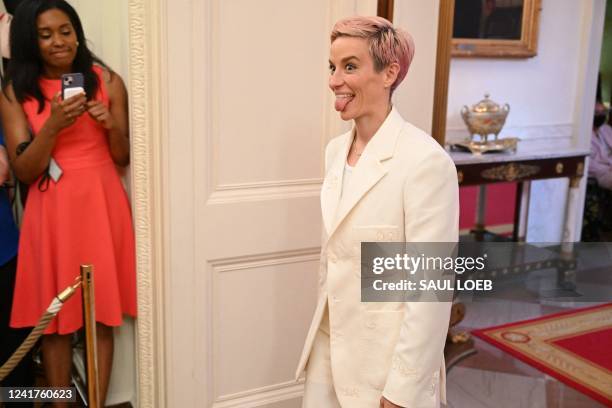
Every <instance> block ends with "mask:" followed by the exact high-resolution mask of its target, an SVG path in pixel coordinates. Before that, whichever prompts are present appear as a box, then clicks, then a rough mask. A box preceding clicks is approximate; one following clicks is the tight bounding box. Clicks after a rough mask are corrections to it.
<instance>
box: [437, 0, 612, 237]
mask: <svg viewBox="0 0 612 408" xmlns="http://www.w3.org/2000/svg"><path fill="white" fill-rule="evenodd" d="M594 3H595V4H596V5H599V3H602V0H542V12H541V16H540V29H539V38H538V55H537V56H536V57H533V58H528V59H516V60H513V59H485V58H454V59H453V60H452V62H451V71H450V80H449V92H448V116H447V117H448V124H447V127H448V129H447V140H451V141H452V140H457V139H461V138H464V137H466V136H467V135H468V133H467V130H466V128H465V125H464V123H463V120H462V119H461V115H460V110H461V107H462V106H463V105H468V106H469V105H472V104H474V103H476V102H478V101H479V100H480V99H482V98H483V95H484V93H485V92H488V93H490V94H491V99H493V100H494V101H496V102H498V103H506V102H507V103H509V104H510V107H511V110H510V114H509V115H508V119H507V121H506V126H505V128H504V130H502V133H501V136H502V137H503V136H516V137H520V138H521V139H522V141H521V142H520V143H521V144H522V145H523V146H524V145H525V144H529V143H541V142H542V141H543V140H548V141H550V143H551V148H554V147H552V146H554V144H555V143H556V142H561V141H563V142H570V141H571V142H573V143H576V144H579V145H582V146H584V145H585V143H586V144H587V145H588V142H586V141H588V140H589V138H590V131H588V130H586V131H585V130H584V124H583V123H582V117H583V116H584V115H583V113H584V107H583V99H584V97H585V95H586V94H585V90H586V91H589V89H586V88H585V86H586V87H587V88H588V87H590V86H594V85H591V83H592V78H591V76H592V74H590V73H588V74H587V75H585V72H586V71H585V67H586V65H588V63H589V61H585V59H586V58H590V59H592V58H593V56H592V55H590V54H589V53H588V52H585V50H586V49H587V48H588V47H589V43H588V41H590V39H592V37H591V36H590V35H591V34H593V35H594V36H595V37H596V36H597V33H596V32H595V33H591V32H590V30H591V28H592V24H593V21H594V20H596V21H599V19H600V18H599V17H598V16H597V15H593V14H592V13H593V10H594V9H595V10H598V8H597V7H595V8H594V6H593V4H594ZM595 39H596V38H595ZM585 40H586V41H585ZM590 62H594V61H590ZM586 114H587V115H589V113H588V112H587V113H586ZM567 188H568V182H567V180H566V179H555V180H544V181H538V182H534V183H532V196H531V205H530V221H529V227H528V240H529V241H541V242H545V241H557V240H560V239H561V233H562V220H563V216H564V211H565V207H564V205H558V204H551V203H564V202H565V195H566V193H567Z"/></svg>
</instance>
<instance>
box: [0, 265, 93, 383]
mask: <svg viewBox="0 0 612 408" xmlns="http://www.w3.org/2000/svg"><path fill="white" fill-rule="evenodd" d="M79 286H81V277H80V276H79V277H77V278H76V279H75V283H74V284H73V285H71V286H68V287H67V288H66V289H64V290H63V291H62V292H61V293H60V294H59V295H57V296H56V297H54V298H53V301H52V302H51V304H50V305H49V307H48V308H47V310H46V311H45V313H44V314H43V315H42V317H41V318H40V320H39V321H38V324H37V325H36V327H34V329H33V330H32V331H31V332H30V334H29V335H28V337H26V339H25V340H24V341H23V343H21V345H20V346H19V348H18V349H17V350H16V351H15V352H14V353H13V355H12V356H11V357H10V358H9V359H8V360H7V361H6V363H4V364H3V365H2V367H0V381H3V380H4V379H5V378H6V376H8V375H9V374H10V373H11V371H13V369H14V368H15V367H16V366H17V364H19V362H20V361H21V360H22V359H23V356H25V355H26V354H27V353H28V352H29V351H30V350H31V349H32V347H34V344H36V342H37V341H38V339H39V338H40V336H42V334H43V332H44V331H45V329H46V328H47V326H48V325H49V323H51V320H53V318H54V317H55V316H56V315H57V314H58V313H59V311H60V310H61V308H62V306H63V304H64V303H65V302H66V301H67V300H68V299H70V297H72V295H74V292H75V291H76V290H77V289H78V287H79Z"/></svg>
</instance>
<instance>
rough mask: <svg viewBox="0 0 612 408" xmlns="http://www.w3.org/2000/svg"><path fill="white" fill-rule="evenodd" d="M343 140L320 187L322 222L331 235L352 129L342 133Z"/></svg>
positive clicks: (351, 138)
mask: <svg viewBox="0 0 612 408" xmlns="http://www.w3.org/2000/svg"><path fill="white" fill-rule="evenodd" d="M344 136H345V140H344V143H343V146H342V148H340V149H338V152H337V154H336V156H335V157H334V158H333V159H332V160H331V164H330V168H329V170H328V171H327V174H326V176H325V180H324V182H323V188H322V189H321V212H322V214H323V224H324V226H325V230H326V231H327V235H328V236H329V235H331V233H330V231H331V228H332V225H333V222H334V218H335V216H336V213H337V211H338V203H339V202H340V195H341V193H342V177H343V175H344V163H345V162H346V155H347V154H348V149H349V147H350V144H351V142H352V140H353V130H351V131H350V132H348V133H347V134H345V135H344Z"/></svg>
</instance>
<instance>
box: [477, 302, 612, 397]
mask: <svg viewBox="0 0 612 408" xmlns="http://www.w3.org/2000/svg"><path fill="white" fill-rule="evenodd" d="M473 334H474V335H475V336H477V337H479V338H481V339H482V340H484V341H486V342H488V343H491V344H492V345H494V346H496V347H499V348H500V349H502V350H504V351H506V352H508V353H510V354H512V355H513V356H514V357H516V358H518V359H520V360H522V361H524V362H526V363H527V364H530V365H532V366H534V367H536V368H537V369H539V370H541V371H543V372H545V373H547V374H549V375H550V376H552V377H555V378H556V379H558V380H559V381H561V382H564V383H565V384H567V385H569V386H571V387H573V388H575V389H576V390H578V391H580V392H582V393H584V394H586V395H588V396H590V397H591V398H593V399H595V400H597V401H600V402H602V403H603V404H606V405H608V406H610V407H612V303H609V304H605V305H599V306H594V307H588V308H583V309H576V310H572V311H569V312H562V313H556V314H552V315H548V316H543V317H539V318H537V319H531V320H525V321H521V322H515V323H509V324H504V325H501V326H496V327H490V328H486V329H479V330H475V331H473Z"/></svg>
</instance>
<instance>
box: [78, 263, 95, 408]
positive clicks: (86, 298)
mask: <svg viewBox="0 0 612 408" xmlns="http://www.w3.org/2000/svg"><path fill="white" fill-rule="evenodd" d="M93 273H94V267H93V265H81V281H82V284H83V288H82V293H83V319H84V321H85V352H86V354H87V356H86V357H87V358H86V362H87V400H88V407H89V408H100V393H99V390H100V386H99V382H98V349H97V343H96V308H95V294H94V280H93Z"/></svg>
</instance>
